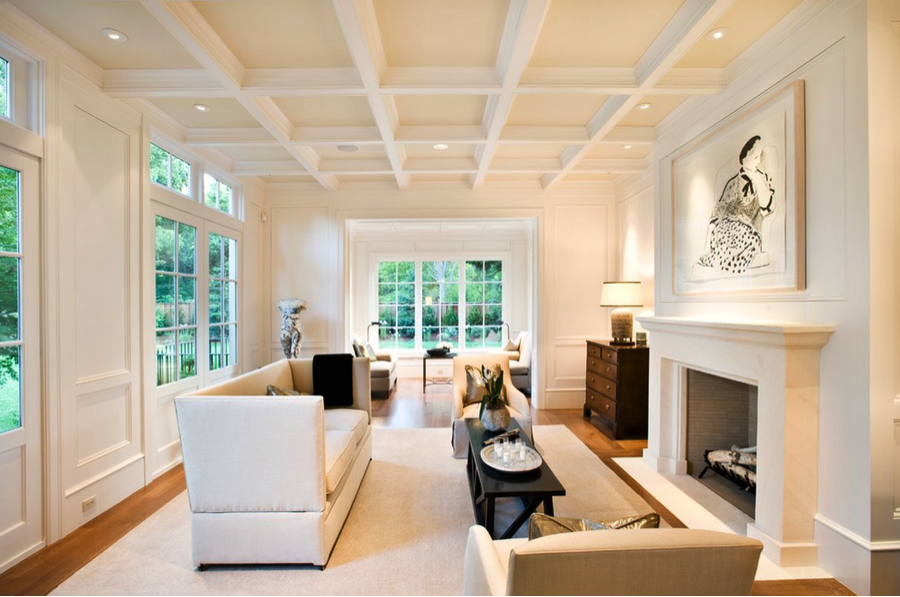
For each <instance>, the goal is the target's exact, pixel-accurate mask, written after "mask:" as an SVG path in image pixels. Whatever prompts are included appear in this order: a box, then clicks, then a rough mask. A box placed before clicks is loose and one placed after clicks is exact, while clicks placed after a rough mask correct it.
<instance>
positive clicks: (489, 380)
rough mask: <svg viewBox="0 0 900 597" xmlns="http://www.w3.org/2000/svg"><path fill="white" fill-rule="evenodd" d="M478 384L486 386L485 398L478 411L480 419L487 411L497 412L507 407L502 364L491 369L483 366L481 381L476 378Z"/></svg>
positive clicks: (497, 364) (496, 364)
mask: <svg viewBox="0 0 900 597" xmlns="http://www.w3.org/2000/svg"><path fill="white" fill-rule="evenodd" d="M475 381H476V383H477V384H478V385H480V386H484V397H483V398H482V399H481V408H480V409H479V411H478V418H481V415H483V414H484V411H485V410H497V409H499V408H501V407H503V406H506V395H505V394H506V392H505V388H504V387H503V369H502V368H501V367H500V363H495V364H494V366H493V367H491V368H490V369H485V367H484V365H482V366H481V379H478V378H477V377H476V379H475Z"/></svg>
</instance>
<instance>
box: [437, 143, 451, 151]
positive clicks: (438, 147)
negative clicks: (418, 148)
mask: <svg viewBox="0 0 900 597" xmlns="http://www.w3.org/2000/svg"><path fill="white" fill-rule="evenodd" d="M448 147H450V146H449V145H447V144H446V143H435V144H434V148H435V149H440V150H444V149H447V148H448Z"/></svg>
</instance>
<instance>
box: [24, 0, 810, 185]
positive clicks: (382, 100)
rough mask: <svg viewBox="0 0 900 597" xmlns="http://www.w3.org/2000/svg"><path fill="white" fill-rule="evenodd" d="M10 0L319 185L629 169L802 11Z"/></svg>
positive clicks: (774, 0) (202, 125)
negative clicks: (696, 101)
mask: <svg viewBox="0 0 900 597" xmlns="http://www.w3.org/2000/svg"><path fill="white" fill-rule="evenodd" d="M10 2H11V4H12V5H14V6H15V7H17V8H18V9H20V10H21V11H22V12H24V13H26V14H27V15H28V16H30V17H31V18H33V19H34V20H35V21H37V22H38V23H40V24H41V25H43V26H44V27H45V28H46V29H48V30H49V31H50V32H52V33H53V34H55V35H56V36H57V37H59V38H61V39H62V40H63V41H65V42H67V43H68V44H69V45H71V46H72V47H74V48H75V49H76V50H77V51H79V52H80V53H82V54H84V55H85V56H86V57H87V58H89V59H90V60H91V61H93V62H94V63H96V64H97V65H98V66H100V67H101V68H102V69H103V71H104V73H103V83H102V86H103V89H104V91H105V92H106V93H108V94H109V95H111V96H114V97H118V98H127V99H129V100H131V101H136V102H140V103H143V104H144V106H145V107H147V108H148V109H151V110H153V111H155V112H156V113H158V114H161V115H164V117H166V118H168V119H170V120H171V121H172V122H173V123H174V124H175V126H176V127H177V128H180V129H181V130H182V132H183V137H184V138H183V139H180V141H182V140H183V141H184V142H185V143H186V144H187V145H189V146H195V147H203V148H206V149H207V150H216V151H218V152H220V153H221V156H223V158H224V159H226V160H230V161H231V163H232V168H233V172H234V173H235V174H237V175H239V176H257V177H261V178H262V179H264V180H266V181H271V182H279V181H285V182H294V183H298V182H299V183H303V182H306V183H309V184H310V186H311V187H312V186H315V187H317V188H324V189H328V190H337V189H341V188H349V189H360V188H380V189H383V188H399V189H410V188H418V187H424V188H427V187H429V186H434V185H438V186H440V185H446V184H447V183H454V184H463V185H466V186H468V187H469V188H472V189H480V188H482V187H484V186H485V185H487V186H489V187H497V186H501V187H502V186H512V187H516V188H521V187H533V188H544V189H549V188H553V187H557V186H564V185H566V184H571V183H572V182H578V183H585V182H591V181H607V180H613V179H615V178H616V177H617V176H621V175H623V174H628V173H634V172H643V171H644V170H646V168H647V165H648V163H647V160H648V159H649V156H650V153H651V151H652V145H653V143H654V141H655V140H656V138H657V135H658V131H659V129H660V127H661V126H664V125H665V123H666V122H667V119H674V118H677V117H678V113H679V110H680V109H683V106H684V105H685V102H687V101H688V100H689V99H690V98H691V97H692V96H698V95H710V94H715V93H719V92H720V91H721V90H723V89H724V88H725V86H726V85H727V84H728V82H729V81H730V80H731V79H733V78H734V76H735V75H736V74H737V72H736V71H737V69H738V67H739V65H740V64H741V61H742V60H746V57H747V56H749V55H751V54H752V53H754V52H761V51H764V50H765V47H766V44H767V43H770V42H771V41H772V40H773V39H774V38H776V37H777V35H778V30H779V28H782V29H783V28H784V27H786V26H787V24H788V23H791V22H796V21H797V20H798V19H799V18H801V17H802V15H800V14H799V13H801V12H802V8H798V7H800V5H801V0H206V1H197V2H186V1H177V2H168V1H163V0H105V1H82V0H10ZM107 28H111V29H115V30H118V31H120V32H122V33H124V34H125V35H126V36H127V38H128V39H127V41H124V42H121V41H120V42H116V41H112V40H110V39H108V38H107V37H105V36H104V35H103V34H102V33H101V32H102V31H103V30H104V29H107ZM723 28H724V29H727V33H726V34H725V35H724V37H722V38H721V39H718V40H715V39H712V38H711V36H710V35H709V34H710V33H711V32H712V31H714V30H716V29H723ZM197 104H202V105H205V106H207V107H208V108H209V109H208V110H206V111H204V112H200V111H198V110H197V109H195V105H197ZM647 104H649V105H647ZM645 105H647V106H646V107H643V106H645ZM441 147H443V149H441Z"/></svg>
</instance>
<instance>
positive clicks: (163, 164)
mask: <svg viewBox="0 0 900 597" xmlns="http://www.w3.org/2000/svg"><path fill="white" fill-rule="evenodd" d="M150 180H152V181H153V182H155V183H157V184H160V185H162V186H164V187H168V188H170V189H172V190H173V191H175V192H176V193H181V194H182V195H188V196H190V194H191V165H190V164H189V163H187V162H186V161H184V160H182V159H181V158H179V157H177V156H174V155H172V154H171V153H169V152H168V151H166V150H165V149H163V148H162V147H158V146H156V145H154V144H153V143H151V144H150Z"/></svg>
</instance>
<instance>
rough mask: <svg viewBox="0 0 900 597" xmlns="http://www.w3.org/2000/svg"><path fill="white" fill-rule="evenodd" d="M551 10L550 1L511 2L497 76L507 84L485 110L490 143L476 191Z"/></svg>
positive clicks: (479, 156)
mask: <svg viewBox="0 0 900 597" xmlns="http://www.w3.org/2000/svg"><path fill="white" fill-rule="evenodd" d="M549 9H550V0H510V3H509V11H508V12H507V15H506V24H505V26H504V31H503V37H502V38H501V41H500V50H499V52H498V53H497V73H498V76H499V78H500V80H501V82H502V84H503V91H502V92H501V93H500V95H498V96H492V97H491V98H490V99H489V100H488V102H487V107H486V108H485V118H484V122H485V124H486V129H487V142H486V143H485V144H484V145H483V146H482V147H481V149H480V150H479V151H478V153H477V156H476V159H477V160H478V172H477V173H475V175H474V176H473V177H472V180H471V186H472V188H473V189H475V190H477V189H479V188H480V187H481V185H482V184H483V183H484V179H485V177H486V176H487V174H488V169H489V167H490V164H491V160H493V159H494V153H495V152H496V151H497V140H498V139H499V138H500V133H501V132H502V131H503V127H504V126H505V125H506V121H507V119H508V118H509V113H510V111H511V110H512V102H513V97H514V94H515V90H516V88H517V87H518V86H519V81H520V80H521V79H522V74H523V73H524V72H525V69H526V68H527V66H528V60H529V59H530V58H531V53H532V52H533V51H534V46H535V44H537V40H538V36H539V35H540V33H541V28H542V27H543V25H544V19H545V18H546V17H547V11H548V10H549Z"/></svg>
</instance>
